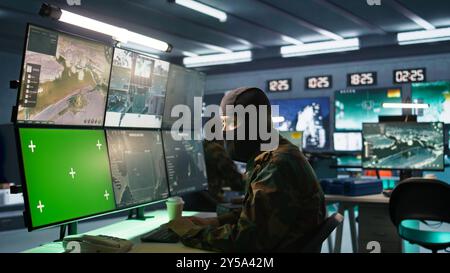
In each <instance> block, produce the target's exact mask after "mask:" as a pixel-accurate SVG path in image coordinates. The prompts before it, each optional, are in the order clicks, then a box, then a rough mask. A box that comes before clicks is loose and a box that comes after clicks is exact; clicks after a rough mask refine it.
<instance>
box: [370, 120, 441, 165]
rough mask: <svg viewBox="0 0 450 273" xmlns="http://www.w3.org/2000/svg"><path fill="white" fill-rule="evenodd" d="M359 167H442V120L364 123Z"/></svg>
mask: <svg viewBox="0 0 450 273" xmlns="http://www.w3.org/2000/svg"><path fill="white" fill-rule="evenodd" d="M363 143H364V147H363V149H364V150H363V160H362V162H363V168H365V169H382V170H433V171H442V170H444V124H443V123H440V122H434V123H412V122H410V123H404V122H403V123H399V122H389V123H365V124H364V129H363Z"/></svg>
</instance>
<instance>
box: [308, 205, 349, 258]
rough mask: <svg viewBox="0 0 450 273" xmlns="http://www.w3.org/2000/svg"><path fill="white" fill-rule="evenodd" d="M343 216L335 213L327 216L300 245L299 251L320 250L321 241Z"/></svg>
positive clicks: (340, 221) (329, 233)
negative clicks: (301, 245) (302, 244)
mask: <svg viewBox="0 0 450 273" xmlns="http://www.w3.org/2000/svg"><path fill="white" fill-rule="evenodd" d="M343 221H344V216H342V215H341V214H339V213H335V214H333V215H331V216H330V217H328V218H327V219H326V220H325V221H324V222H323V223H322V225H321V226H320V227H319V229H318V230H317V231H316V232H315V233H314V234H313V235H312V237H310V238H309V240H308V242H307V243H306V244H305V245H304V246H303V247H302V250H301V252H305V253H314V252H320V250H321V248H322V244H323V242H324V241H325V240H326V239H327V238H328V237H329V236H330V235H331V233H332V232H333V231H334V230H335V229H336V228H337V227H338V226H339V225H341V224H342V222H343Z"/></svg>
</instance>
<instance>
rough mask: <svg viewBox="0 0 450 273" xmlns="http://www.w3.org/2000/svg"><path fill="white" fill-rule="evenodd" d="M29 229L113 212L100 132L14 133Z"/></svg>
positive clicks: (109, 176)
mask: <svg viewBox="0 0 450 273" xmlns="http://www.w3.org/2000/svg"><path fill="white" fill-rule="evenodd" d="M19 133H20V142H21V149H22V155H23V165H24V173H25V179H26V188H27V194H28V203H29V204H28V206H29V207H28V211H29V213H30V215H31V223H30V227H31V228H33V229H35V228H39V227H45V226H51V225H53V224H56V223H61V222H65V221H68V220H72V219H77V218H81V217H87V216H91V215H96V214H100V213H104V212H109V211H112V210H114V209H115V200H114V191H113V188H112V182H111V173H110V167H109V160H108V153H107V145H106V140H105V133H104V131H103V130H66V129H36V128H21V129H19Z"/></svg>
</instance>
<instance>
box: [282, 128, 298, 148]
mask: <svg viewBox="0 0 450 273" xmlns="http://www.w3.org/2000/svg"><path fill="white" fill-rule="evenodd" d="M279 133H280V135H281V136H282V137H284V138H285V139H287V140H289V142H291V143H292V144H294V145H295V146H297V147H298V148H299V149H300V150H301V149H303V144H304V143H303V132H292V131H291V132H279Z"/></svg>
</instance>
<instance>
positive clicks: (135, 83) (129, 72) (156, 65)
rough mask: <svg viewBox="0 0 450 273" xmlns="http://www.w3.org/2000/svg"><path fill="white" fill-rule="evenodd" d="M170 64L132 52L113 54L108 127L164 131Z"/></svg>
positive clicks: (117, 51)
mask: <svg viewBox="0 0 450 273" xmlns="http://www.w3.org/2000/svg"><path fill="white" fill-rule="evenodd" d="M169 67H170V64H169V63H168V62H164V61H161V60H157V59H153V58H150V57H147V56H145V55H141V54H138V53H135V52H132V51H128V50H124V49H120V48H116V49H115V51H114V60H113V67H112V72H111V81H110V84H109V94H108V106H107V112H106V122H105V125H106V126H109V127H134V128H136V127H140V128H161V124H162V116H163V114H164V102H165V99H166V87H167V80H168V77H169Z"/></svg>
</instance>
